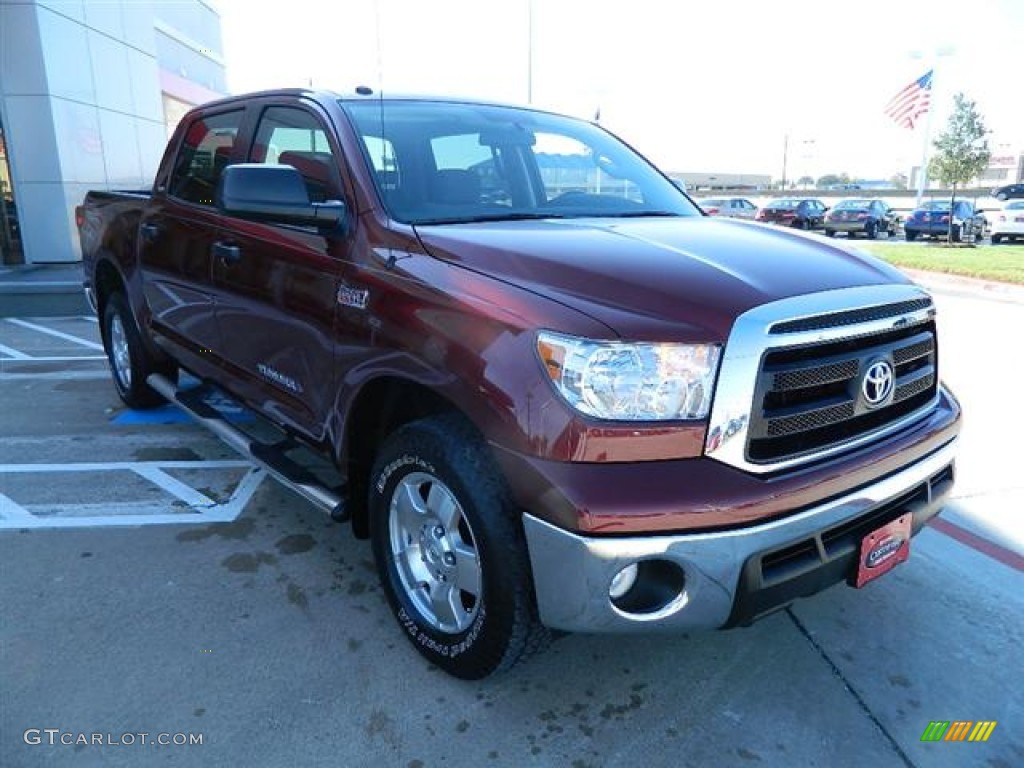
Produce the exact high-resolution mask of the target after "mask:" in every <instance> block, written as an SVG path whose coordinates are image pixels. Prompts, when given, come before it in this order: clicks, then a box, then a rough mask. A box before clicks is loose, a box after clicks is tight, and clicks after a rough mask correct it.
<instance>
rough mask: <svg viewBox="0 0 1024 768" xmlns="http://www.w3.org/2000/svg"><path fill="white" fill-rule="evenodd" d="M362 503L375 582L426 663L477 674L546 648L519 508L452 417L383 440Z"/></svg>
mask: <svg viewBox="0 0 1024 768" xmlns="http://www.w3.org/2000/svg"><path fill="white" fill-rule="evenodd" d="M369 502H370V536H371V539H372V542H373V553H374V558H375V560H376V563H377V571H378V573H379V575H380V580H381V584H382V586H383V588H384V592H385V594H386V595H387V598H388V602H389V603H390V605H391V609H392V610H393V611H394V613H395V616H396V618H397V619H398V622H399V624H400V625H401V627H402V628H403V629H404V630H405V633H406V635H407V636H408V638H409V639H410V641H411V642H412V644H413V646H415V648H416V650H417V651H419V652H420V653H421V654H422V655H423V656H424V657H425V658H426V659H427V660H428V661H430V662H431V663H432V664H435V665H437V666H438V667H440V668H442V669H443V670H445V671H446V672H448V673H449V674H451V675H454V676H455V677H460V678H463V679H467V680H477V679H480V678H483V677H486V676H488V675H490V674H492V673H494V672H498V671H501V670H504V669H507V668H509V667H511V666H512V665H513V664H515V663H516V662H517V661H520V660H521V659H524V658H526V657H527V656H529V655H530V654H532V653H534V652H535V651H537V650H540V649H541V648H542V647H544V645H546V643H547V640H548V638H549V633H548V631H547V630H546V629H545V628H544V627H543V626H542V625H541V624H540V621H539V619H538V617H537V610H536V605H535V602H534V598H533V587H532V581H531V577H530V563H529V557H528V555H527V550H526V541H525V537H524V534H523V530H522V524H521V521H520V519H519V513H518V511H517V510H516V509H515V507H514V505H513V504H512V503H511V501H510V499H509V497H508V492H507V490H506V489H505V485H504V482H503V479H502V478H501V476H500V474H499V472H498V470H497V468H496V467H495V466H494V465H493V461H492V460H491V458H490V455H489V452H488V448H487V446H486V444H484V442H483V441H482V440H481V439H480V437H479V436H478V435H477V434H476V433H475V431H474V430H473V429H472V428H471V427H470V426H469V425H468V424H467V423H466V422H465V421H464V420H463V419H462V418H461V417H458V416H457V415H454V414H450V415H443V416H435V417H430V418H426V419H422V420H420V421H416V422H413V423H411V424H408V425H406V426H404V427H402V428H401V429H400V430H398V431H397V432H396V433H395V434H394V435H392V436H391V437H390V438H388V440H387V442H386V443H385V445H384V447H383V448H382V450H381V452H380V454H379V456H378V457H377V460H376V462H375V465H374V468H373V474H372V476H371V484H370V499H369Z"/></svg>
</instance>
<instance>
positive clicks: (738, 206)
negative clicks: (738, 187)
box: [697, 197, 757, 219]
mask: <svg viewBox="0 0 1024 768" xmlns="http://www.w3.org/2000/svg"><path fill="white" fill-rule="evenodd" d="M697 205H699V206H700V207H701V209H702V210H703V211H704V213H706V214H707V215H708V216H731V217H732V218H734V219H753V218H754V214H756V213H757V206H756V205H754V204H753V203H752V202H750V201H749V200H747V199H746V198H745V197H706V198H703V199H701V200H698V201H697Z"/></svg>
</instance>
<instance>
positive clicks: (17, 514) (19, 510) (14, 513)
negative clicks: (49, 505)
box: [0, 493, 33, 527]
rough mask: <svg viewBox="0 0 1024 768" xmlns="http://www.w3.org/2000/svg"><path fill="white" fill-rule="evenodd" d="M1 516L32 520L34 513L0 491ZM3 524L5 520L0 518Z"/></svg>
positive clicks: (0, 525)
mask: <svg viewBox="0 0 1024 768" xmlns="http://www.w3.org/2000/svg"><path fill="white" fill-rule="evenodd" d="M0 517H5V518H13V519H14V520H21V521H22V522H26V521H31V520H32V518H33V515H32V513H31V512H29V511H28V510H27V509H25V508H24V507H23V506H21V505H20V504H18V503H16V502H15V501H14V499H12V498H11V497H10V496H5V495H4V494H2V493H0ZM2 526H3V520H0V527H2Z"/></svg>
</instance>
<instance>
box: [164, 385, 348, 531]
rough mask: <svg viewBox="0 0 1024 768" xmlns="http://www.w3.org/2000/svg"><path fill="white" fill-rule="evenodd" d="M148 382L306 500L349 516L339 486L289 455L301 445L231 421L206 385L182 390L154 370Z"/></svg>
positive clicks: (337, 514) (336, 516)
mask: <svg viewBox="0 0 1024 768" xmlns="http://www.w3.org/2000/svg"><path fill="white" fill-rule="evenodd" d="M146 383H147V384H148V385H149V386H150V387H152V388H153V389H154V390H156V391H157V392H159V393H160V394H161V395H162V396H163V397H165V398H167V400H168V402H171V403H174V404H175V405H177V406H178V407H179V408H181V409H182V410H183V411H185V413H187V414H188V415H189V416H191V417H192V418H193V419H195V420H196V421H197V422H199V424H201V425H202V426H204V427H206V428H207V429H208V430H210V431H211V432H212V433H213V434H215V435H216V436H217V437H219V438H220V439H221V441H222V442H224V443H225V444H227V445H228V446H230V447H231V448H233V449H234V450H236V451H238V453H240V454H241V455H242V456H244V457H245V458H246V459H249V460H250V461H252V462H254V463H256V464H258V465H259V466H261V467H263V468H264V469H265V470H267V472H269V473H270V474H271V475H273V476H274V477H275V478H276V479H277V480H278V481H279V482H281V483H282V484H283V485H285V486H287V487H288V488H291V489H292V490H293V491H295V492H296V493H297V494H299V495H300V496H302V497H303V498H304V499H306V500H308V501H311V502H312V503H313V504H315V505H316V506H318V507H320V508H321V509H323V510H324V511H325V512H327V514H329V515H330V516H331V519H332V520H335V521H336V522H339V523H341V522H345V521H346V520H348V519H349V515H350V512H349V511H348V509H347V507H346V504H345V499H344V498H342V497H341V496H340V495H339V493H338V489H332V488H328V487H327V486H326V485H325V484H324V483H322V482H321V481H320V480H319V479H318V478H317V477H316V476H315V475H314V474H313V473H312V472H310V471H309V469H307V468H306V467H303V466H302V465H301V464H299V463H298V462H297V461H295V460H294V459H292V458H291V457H289V456H288V455H287V451H289V450H292V449H293V448H296V447H298V444H297V443H295V442H294V441H292V440H291V439H290V438H287V437H286V438H284V439H283V440H281V441H280V442H277V443H263V442H260V441H259V440H255V439H254V438H252V437H250V436H249V435H247V434H246V433H245V432H243V431H242V430H240V429H238V428H237V427H235V426H233V425H232V424H230V423H229V422H228V421H227V419H225V418H224V415H223V414H221V413H220V412H219V411H218V410H217V409H216V408H214V407H213V406H211V405H210V404H209V403H207V402H206V401H204V400H203V399H202V397H201V394H202V388H201V387H200V388H197V389H188V390H181V389H178V388H177V387H176V386H174V384H172V383H171V381H170V379H168V378H167V377H166V376H162V375H160V374H159V373H154V374H151V375H150V376H149V378H147V379H146Z"/></svg>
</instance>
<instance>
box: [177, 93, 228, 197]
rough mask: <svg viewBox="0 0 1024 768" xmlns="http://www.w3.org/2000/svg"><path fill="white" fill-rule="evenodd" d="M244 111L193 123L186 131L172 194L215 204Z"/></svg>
mask: <svg viewBox="0 0 1024 768" xmlns="http://www.w3.org/2000/svg"><path fill="white" fill-rule="evenodd" d="M243 114H244V110H237V111H235V112H222V113H221V114H219V115H210V116H208V117H204V118H200V119H199V120H196V121H195V122H193V123H192V124H191V125H190V126H189V127H188V129H187V130H186V131H185V140H184V141H183V142H182V143H181V148H180V149H179V150H178V157H177V158H176V159H175V161H174V171H173V172H172V173H171V180H170V184H169V185H168V186H169V193H170V194H171V195H173V196H174V197H177V198H180V199H182V200H184V201H186V202H189V203H195V204H196V205H208V206H211V207H212V206H213V194H214V191H215V190H216V189H217V182H218V181H219V180H220V175H221V174H222V173H223V172H224V169H225V168H226V167H227V165H228V164H229V163H230V162H231V157H232V153H233V152H234V150H235V142H236V141H237V139H238V127H239V126H240V125H241V124H242V115H243Z"/></svg>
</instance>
